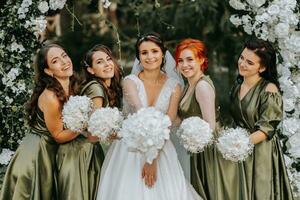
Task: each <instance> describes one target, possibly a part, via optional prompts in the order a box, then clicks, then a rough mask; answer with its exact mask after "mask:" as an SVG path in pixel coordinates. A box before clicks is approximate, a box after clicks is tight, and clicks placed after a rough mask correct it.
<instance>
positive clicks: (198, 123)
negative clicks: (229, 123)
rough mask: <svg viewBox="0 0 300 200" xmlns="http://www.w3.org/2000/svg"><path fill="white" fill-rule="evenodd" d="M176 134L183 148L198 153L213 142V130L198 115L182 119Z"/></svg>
mask: <svg viewBox="0 0 300 200" xmlns="http://www.w3.org/2000/svg"><path fill="white" fill-rule="evenodd" d="M177 134H178V136H179V138H180V140H181V143H182V144H183V146H184V148H186V150H188V151H189V152H191V153H199V152H201V151H203V150H204V147H206V146H207V145H209V144H211V143H212V142H213V138H214V136H213V130H212V129H211V128H210V126H209V124H208V123H207V122H206V121H204V120H203V119H201V118H200V117H189V118H186V119H184V120H183V121H182V123H181V125H180V127H179V129H178V130H177Z"/></svg>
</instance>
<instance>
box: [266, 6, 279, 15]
mask: <svg viewBox="0 0 300 200" xmlns="http://www.w3.org/2000/svg"><path fill="white" fill-rule="evenodd" d="M267 11H268V13H269V14H270V15H277V14H278V13H279V12H280V8H279V6H278V5H276V4H271V6H269V7H268V9H267Z"/></svg>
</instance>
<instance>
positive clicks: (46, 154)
mask: <svg viewBox="0 0 300 200" xmlns="http://www.w3.org/2000/svg"><path fill="white" fill-rule="evenodd" d="M57 148H58V144H57V143H56V142H55V140H54V139H53V137H52V136H51V134H50V132H49V131H48V129H47V128H46V124H45V121H44V115H43V113H42V111H41V110H39V108H38V109H37V118H36V123H35V125H34V127H33V128H32V129H31V132H30V133H28V134H27V135H26V136H25V137H24V138H23V140H22V143H21V144H20V146H19V147H18V149H17V151H16V153H15V155H14V156H13V158H12V160H11V161H10V164H9V166H8V168H7V171H6V174H5V178H4V182H3V185H2V191H1V195H0V199H1V200H28V199H30V200H54V199H56V198H55V197H56V196H55V195H56V193H55V175H54V173H55V155H56V152H57Z"/></svg>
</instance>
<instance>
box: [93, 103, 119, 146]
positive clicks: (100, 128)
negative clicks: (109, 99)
mask: <svg viewBox="0 0 300 200" xmlns="http://www.w3.org/2000/svg"><path fill="white" fill-rule="evenodd" d="M122 121H123V117H122V114H121V112H120V111H119V110H118V108H110V107H106V108H100V109H97V110H95V111H94V112H93V114H92V115H91V117H90V119H89V121H88V131H89V132H90V133H91V134H92V135H94V136H98V137H99V138H100V141H103V142H108V139H109V136H110V135H111V134H112V133H113V132H117V131H119V129H120V127H121V124H122Z"/></svg>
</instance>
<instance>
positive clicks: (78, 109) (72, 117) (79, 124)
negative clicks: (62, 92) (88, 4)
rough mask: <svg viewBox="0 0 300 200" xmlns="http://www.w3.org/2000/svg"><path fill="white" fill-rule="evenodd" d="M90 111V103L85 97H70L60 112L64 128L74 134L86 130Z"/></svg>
mask: <svg viewBox="0 0 300 200" xmlns="http://www.w3.org/2000/svg"><path fill="white" fill-rule="evenodd" d="M91 111H92V101H91V99H90V98H88V97H86V96H71V97H70V98H69V100H68V101H67V102H66V103H65V105H64V106H63V110H62V119H63V122H64V124H65V126H66V127H67V128H68V129H70V130H72V131H76V132H82V131H84V130H85V129H86V128H87V125H88V120H89V116H90V114H91Z"/></svg>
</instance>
